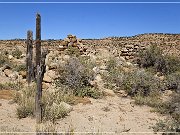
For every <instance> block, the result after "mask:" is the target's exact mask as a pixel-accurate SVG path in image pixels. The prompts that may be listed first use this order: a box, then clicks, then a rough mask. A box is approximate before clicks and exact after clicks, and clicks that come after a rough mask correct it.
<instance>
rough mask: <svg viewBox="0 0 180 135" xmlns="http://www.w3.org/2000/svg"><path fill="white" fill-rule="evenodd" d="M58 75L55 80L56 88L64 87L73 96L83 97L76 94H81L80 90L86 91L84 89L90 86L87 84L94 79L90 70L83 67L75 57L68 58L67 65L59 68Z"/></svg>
mask: <svg viewBox="0 0 180 135" xmlns="http://www.w3.org/2000/svg"><path fill="white" fill-rule="evenodd" d="M59 74H60V77H59V79H57V80H56V86H57V87H62V86H65V87H67V90H72V91H73V94H75V95H83V94H77V93H83V92H80V91H81V90H85V91H86V90H87V89H88V88H87V89H86V87H89V86H90V83H89V82H90V81H92V80H93V79H94V73H93V72H92V70H91V69H89V68H88V67H86V66H84V65H83V64H82V63H81V62H80V61H79V59H78V58H76V57H72V58H70V59H69V61H68V62H67V64H66V65H65V66H64V67H61V68H60V71H59ZM85 91H84V92H85ZM89 92H90V90H89ZM85 95H88V94H87V93H86V94H85ZM89 95H91V94H89Z"/></svg>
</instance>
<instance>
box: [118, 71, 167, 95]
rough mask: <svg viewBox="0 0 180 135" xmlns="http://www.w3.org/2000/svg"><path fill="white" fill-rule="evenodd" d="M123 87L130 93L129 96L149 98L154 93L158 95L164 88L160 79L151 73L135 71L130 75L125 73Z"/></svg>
mask: <svg viewBox="0 0 180 135" xmlns="http://www.w3.org/2000/svg"><path fill="white" fill-rule="evenodd" d="M121 87H122V88H123V89H124V90H126V91H127V92H128V94H129V95H131V96H135V95H136V94H140V95H141V96H149V95H150V94H152V93H156V94H157V93H158V91H160V90H161V89H163V88H164V86H163V84H162V83H161V81H160V80H159V79H158V78H155V77H154V76H153V75H152V74H151V73H149V72H145V71H144V70H135V71H133V72H130V73H125V74H124V75H123V79H122V82H121Z"/></svg>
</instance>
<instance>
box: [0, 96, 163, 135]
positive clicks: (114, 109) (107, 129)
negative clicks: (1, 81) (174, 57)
mask: <svg viewBox="0 0 180 135" xmlns="http://www.w3.org/2000/svg"><path fill="white" fill-rule="evenodd" d="M89 100H90V101H91V103H90V104H85V105H84V104H82V103H79V104H77V105H74V106H73V111H71V112H70V113H69V115H68V116H67V117H66V118H63V119H60V120H58V121H57V124H56V130H57V131H58V132H68V131H73V132H74V133H75V134H85V133H98V134H133V135H136V134H137V135H139V134H142V135H146V134H148V135H150V134H155V133H153V129H152V128H150V127H151V126H153V125H155V123H156V122H157V121H158V120H159V119H164V116H162V115H160V114H158V113H155V112H152V110H153V109H152V108H150V107H148V106H137V105H134V104H133V100H132V99H130V98H123V97H118V96H115V97H110V96H109V97H104V98H103V99H92V98H89ZM10 101H11V100H10V99H9V98H8V99H7V98H5V99H3V98H1V99H0V131H1V132H7V131H8V132H29V133H28V134H33V133H31V132H34V131H35V129H36V124H35V119H33V118H23V119H18V118H17V115H16V107H17V105H16V104H12V103H11V102H10ZM18 134H20V133H18Z"/></svg>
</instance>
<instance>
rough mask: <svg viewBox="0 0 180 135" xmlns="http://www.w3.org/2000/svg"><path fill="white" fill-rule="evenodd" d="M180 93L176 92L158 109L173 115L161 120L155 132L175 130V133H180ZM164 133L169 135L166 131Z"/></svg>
mask: <svg viewBox="0 0 180 135" xmlns="http://www.w3.org/2000/svg"><path fill="white" fill-rule="evenodd" d="M179 103H180V95H179V93H174V94H173V96H172V97H171V100H170V101H166V102H164V103H163V104H162V107H161V108H160V109H158V112H160V113H162V114H168V115H170V116H171V117H170V118H167V119H166V120H164V121H159V122H158V123H157V124H156V125H155V126H154V127H153V129H154V131H155V132H174V133H172V135H173V134H175V133H176V134H178V133H180V104H179ZM164 135H168V134H166V133H164Z"/></svg>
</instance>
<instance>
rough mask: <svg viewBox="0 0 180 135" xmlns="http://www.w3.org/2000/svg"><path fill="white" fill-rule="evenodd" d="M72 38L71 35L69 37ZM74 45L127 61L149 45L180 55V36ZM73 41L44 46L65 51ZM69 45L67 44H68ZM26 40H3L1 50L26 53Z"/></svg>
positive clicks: (87, 41) (50, 42) (111, 39)
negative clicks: (108, 53) (100, 50)
mask: <svg viewBox="0 0 180 135" xmlns="http://www.w3.org/2000/svg"><path fill="white" fill-rule="evenodd" d="M69 36H70V35H69ZM71 38H72V40H73V43H72V44H73V45H74V46H76V45H77V44H79V43H80V44H81V46H82V45H85V46H86V48H87V52H86V53H85V54H86V55H88V54H90V53H93V54H95V53H98V49H100V48H106V49H107V50H108V51H109V52H110V53H111V54H113V55H114V56H123V57H124V58H125V59H127V60H129V59H134V57H135V56H136V54H137V52H138V51H139V50H140V49H145V48H146V47H148V46H149V45H152V44H155V45H157V46H159V47H161V48H162V49H163V51H164V53H168V54H170V55H172V54H175V55H177V56H179V55H180V34H161V33H159V34H157V33H154V34H141V35H136V36H132V37H109V38H103V39H83V40H81V39H76V36H74V37H73V35H72V37H71ZM68 42H69V43H70V42H71V41H70V40H69V39H68V37H67V38H65V39H64V40H44V41H42V45H43V46H44V48H48V49H49V50H59V51H62V50H64V47H65V46H66V45H68ZM66 43H67V44H66ZM25 46H26V44H25V40H24V39H22V40H21V39H17V40H1V41H0V49H1V50H13V49H15V48H16V47H18V48H19V49H20V50H22V51H25V49H24V48H25Z"/></svg>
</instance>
